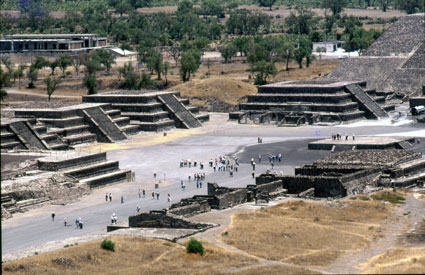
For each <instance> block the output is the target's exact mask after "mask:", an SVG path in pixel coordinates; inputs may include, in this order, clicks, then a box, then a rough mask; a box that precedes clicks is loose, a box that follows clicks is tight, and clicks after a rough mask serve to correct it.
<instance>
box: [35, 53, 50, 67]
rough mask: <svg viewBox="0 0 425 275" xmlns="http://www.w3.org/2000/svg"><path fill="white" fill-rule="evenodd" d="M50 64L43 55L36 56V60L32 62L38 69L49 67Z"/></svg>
mask: <svg viewBox="0 0 425 275" xmlns="http://www.w3.org/2000/svg"><path fill="white" fill-rule="evenodd" d="M49 65H50V62H49V61H48V60H46V59H45V58H44V57H42V56H37V57H35V60H34V62H33V63H32V64H31V66H32V67H33V68H35V69H38V70H40V69H43V68H44V67H49Z"/></svg>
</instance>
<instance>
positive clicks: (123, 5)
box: [115, 1, 132, 16]
mask: <svg viewBox="0 0 425 275" xmlns="http://www.w3.org/2000/svg"><path fill="white" fill-rule="evenodd" d="M131 10H132V7H131V5H130V3H128V2H126V1H121V2H120V3H118V4H117V5H116V6H115V13H119V14H120V16H122V15H123V13H129V12H130V11H131Z"/></svg>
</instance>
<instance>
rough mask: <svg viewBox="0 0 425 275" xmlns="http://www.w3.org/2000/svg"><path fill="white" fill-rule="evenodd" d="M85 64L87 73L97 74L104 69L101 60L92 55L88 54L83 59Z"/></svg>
mask: <svg viewBox="0 0 425 275" xmlns="http://www.w3.org/2000/svg"><path fill="white" fill-rule="evenodd" d="M83 65H84V67H86V73H88V74H90V75H93V76H96V72H97V71H99V70H101V69H102V67H101V65H100V63H99V61H98V60H97V59H94V58H91V56H87V58H86V59H85V60H84V61H83Z"/></svg>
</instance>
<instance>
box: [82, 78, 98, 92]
mask: <svg viewBox="0 0 425 275" xmlns="http://www.w3.org/2000/svg"><path fill="white" fill-rule="evenodd" d="M83 84H84V87H86V88H87V94H89V95H93V94H97V80H96V76H94V75H91V74H88V73H86V74H85V75H84V79H83Z"/></svg>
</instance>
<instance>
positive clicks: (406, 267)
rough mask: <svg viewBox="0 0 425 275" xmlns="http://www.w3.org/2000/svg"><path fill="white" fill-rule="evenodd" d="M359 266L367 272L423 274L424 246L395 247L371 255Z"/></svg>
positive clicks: (424, 265)
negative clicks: (382, 252) (373, 255)
mask: <svg viewBox="0 0 425 275" xmlns="http://www.w3.org/2000/svg"><path fill="white" fill-rule="evenodd" d="M359 268H362V269H365V273H367V274H425V247H421V248H396V249H394V250H391V251H389V252H386V253H384V254H381V255H377V256H375V257H373V258H372V259H370V261H369V262H367V263H365V264H362V265H360V266H359Z"/></svg>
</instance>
